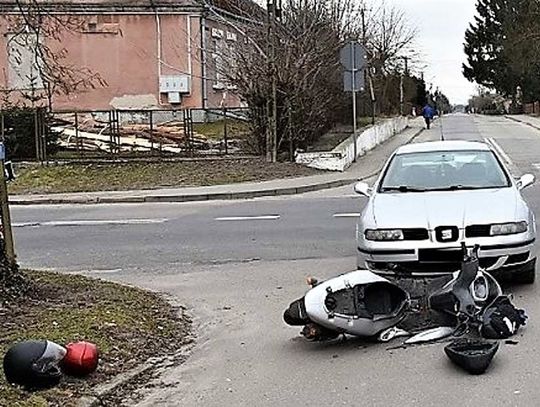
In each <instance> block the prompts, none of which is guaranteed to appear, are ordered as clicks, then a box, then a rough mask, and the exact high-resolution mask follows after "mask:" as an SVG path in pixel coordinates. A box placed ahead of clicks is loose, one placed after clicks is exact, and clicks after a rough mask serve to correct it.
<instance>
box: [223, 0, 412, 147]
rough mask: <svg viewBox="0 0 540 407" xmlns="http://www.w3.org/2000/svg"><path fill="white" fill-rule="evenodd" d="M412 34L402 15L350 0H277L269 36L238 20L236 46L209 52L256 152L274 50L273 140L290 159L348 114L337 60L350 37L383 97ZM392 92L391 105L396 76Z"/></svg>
mask: <svg viewBox="0 0 540 407" xmlns="http://www.w3.org/2000/svg"><path fill="white" fill-rule="evenodd" d="M240 3H242V2H241V1H239V6H238V7H239V8H240ZM363 13H365V16H366V18H365V19H364V21H365V23H366V24H365V26H364V27H363V25H362V21H363V18H362V15H363ZM364 29H365V30H364ZM415 33H416V31H415V29H413V28H411V27H410V26H409V24H408V22H407V20H406V18H405V16H404V14H403V13H402V12H400V11H399V10H397V9H395V8H389V7H387V6H386V5H383V6H381V7H378V8H376V9H368V8H367V7H366V6H365V4H363V3H362V2H358V1H355V0H324V1H320V0H319V1H317V0H283V10H282V13H281V19H280V21H279V23H278V24H277V25H276V29H275V35H274V36H271V35H269V31H268V26H267V25H266V24H264V19H261V18H259V19H258V20H256V21H248V22H244V23H243V24H242V27H241V36H242V37H243V38H242V40H241V41H238V42H237V43H236V45H235V46H233V47H226V48H225V49H221V50H214V52H216V53H217V54H219V57H218V60H219V63H218V64H216V66H215V67H214V69H216V70H217V71H219V72H220V76H222V77H223V78H225V80H226V81H227V82H228V83H229V84H231V85H234V86H235V87H236V89H237V92H238V93H239V94H240V95H241V96H242V97H243V98H244V99H245V101H246V102H247V104H248V105H249V106H250V109H251V115H252V119H253V133H254V135H255V137H254V138H253V141H254V143H253V145H252V147H253V148H254V149H255V150H256V151H257V152H258V153H264V152H265V148H266V142H265V134H266V130H267V128H268V126H269V122H268V120H269V119H268V114H267V111H266V110H265V109H266V104H267V102H268V100H269V99H270V98H272V87H271V83H272V81H271V77H272V75H273V71H272V66H273V63H272V62H274V61H272V57H273V53H272V52H271V49H272V47H273V48H274V49H275V65H276V66H277V70H276V71H277V72H276V75H277V110H278V117H277V124H278V140H277V143H278V147H279V148H280V150H281V151H282V152H283V151H286V150H289V153H290V156H291V157H292V152H293V151H294V150H295V149H296V148H301V149H306V148H307V147H308V146H310V145H311V144H312V143H313V142H314V141H315V140H316V139H317V138H319V137H320V136H321V135H323V134H324V133H325V132H326V131H327V130H328V129H329V128H330V127H332V126H333V125H334V124H336V123H338V122H340V121H343V120H344V119H345V118H348V117H350V108H349V103H350V102H349V99H350V98H349V97H348V96H347V95H346V94H345V93H344V92H343V83H342V73H343V67H342V66H341V63H340V60H339V52H340V49H341V48H342V46H343V45H344V44H345V43H346V42H347V41H349V40H351V39H354V40H357V41H363V40H364V39H365V44H366V47H367V49H368V54H369V62H370V65H371V66H372V67H373V68H374V72H375V75H374V79H375V86H376V92H377V93H378V97H380V99H382V100H386V99H387V98H388V95H387V94H388V93H389V92H388V89H387V88H389V87H391V86H394V85H395V78H396V75H395V73H396V71H397V70H398V68H399V67H402V65H403V59H402V58H401V57H402V56H405V55H408V56H409V57H414V55H413V54H412V53H411V51H410V48H411V44H412V43H413V40H414V37H415ZM411 62H412V61H411ZM397 89H398V100H397V103H398V105H399V79H398V83H397Z"/></svg>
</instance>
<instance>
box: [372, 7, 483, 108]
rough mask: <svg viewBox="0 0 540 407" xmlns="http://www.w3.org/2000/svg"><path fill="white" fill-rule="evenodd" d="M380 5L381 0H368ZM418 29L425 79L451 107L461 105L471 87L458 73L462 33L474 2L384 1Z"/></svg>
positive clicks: (461, 55)
mask: <svg viewBox="0 0 540 407" xmlns="http://www.w3.org/2000/svg"><path fill="white" fill-rule="evenodd" d="M369 1H370V2H371V3H372V4H380V1H381V0H369ZM386 1H387V4H389V5H395V6H397V7H398V8H400V9H401V10H403V11H404V12H405V14H406V15H407V17H408V18H409V20H410V21H411V23H412V24H414V25H415V26H416V27H417V28H418V40H417V42H418V48H419V50H421V51H422V53H423V55H424V62H425V63H426V64H427V66H428V68H427V69H426V74H425V79H426V82H428V83H429V82H432V83H433V84H434V87H436V86H439V88H440V89H441V91H442V92H443V93H444V94H446V95H447V96H448V97H449V98H450V102H451V103H453V104H458V103H462V104H465V103H466V102H467V101H468V99H469V96H470V95H471V94H473V93H474V92H475V85H474V84H471V83H470V82H469V81H467V80H466V79H465V78H464V77H463V75H462V73H461V64H462V63H463V62H464V61H465V54H464V53H463V40H464V34H465V30H466V29H467V27H468V26H469V23H470V22H472V21H473V17H474V15H475V11H476V8H475V4H476V1H475V0H386Z"/></svg>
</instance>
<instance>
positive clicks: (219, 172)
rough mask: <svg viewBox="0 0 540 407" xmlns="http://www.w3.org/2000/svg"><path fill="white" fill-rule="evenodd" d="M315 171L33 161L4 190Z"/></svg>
mask: <svg viewBox="0 0 540 407" xmlns="http://www.w3.org/2000/svg"><path fill="white" fill-rule="evenodd" d="M318 173H320V171H318V170H315V169H312V168H307V167H303V166H301V165H298V164H294V163H282V162H278V163H267V162H265V161H264V160H262V159H261V160H259V159H243V160H242V159H240V160H204V161H182V162H154V163H145V162H128V163H110V164H109V163H107V164H66V165H49V166H38V165H35V166H29V167H26V168H23V169H21V170H20V171H18V174H17V176H18V177H17V180H16V181H15V182H13V183H11V184H10V186H9V192H10V193H11V194H45V193H56V192H58V193H62V192H92V191H122V190H132V189H155V188H160V187H185V186H205V185H223V184H230V183H235V182H246V181H266V180H271V179H279V178H290V177H299V176H305V175H314V174H318Z"/></svg>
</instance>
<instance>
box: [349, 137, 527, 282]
mask: <svg viewBox="0 0 540 407" xmlns="http://www.w3.org/2000/svg"><path fill="white" fill-rule="evenodd" d="M533 182H534V176H533V175H531V174H526V175H523V176H522V177H521V178H520V179H519V180H515V179H513V178H512V177H511V176H510V172H509V171H508V169H507V168H506V167H505V166H504V164H503V162H502V160H501V159H500V158H499V156H498V155H497V154H496V153H495V151H493V150H492V149H491V148H490V147H489V145H487V144H485V143H480V142H469V141H439V142H428V143H418V144H409V145H406V146H403V147H400V148H399V149H397V150H396V151H395V152H394V153H393V154H392V156H391V157H390V159H389V160H388V162H387V163H386V165H385V167H384V169H383V171H382V172H381V175H380V176H379V178H378V179H377V181H376V183H375V185H374V186H373V188H370V187H369V185H367V184H365V183H358V184H356V185H355V191H356V192H357V193H359V194H363V195H366V196H368V197H369V201H368V203H367V205H366V207H365V208H364V210H363V211H362V214H361V216H360V219H359V222H358V225H357V243H358V268H359V269H362V268H363V269H366V268H367V269H369V270H372V271H374V272H375V273H378V274H383V275H384V274H393V273H405V274H410V275H413V276H415V275H416V276H418V275H423V276H428V275H429V276H433V275H439V274H447V273H450V272H453V271H456V270H457V269H459V265H460V261H461V251H460V246H461V242H465V244H466V245H467V246H468V247H472V246H474V245H476V244H479V245H480V247H481V250H480V253H479V259H480V265H481V267H483V268H485V269H487V270H488V271H489V272H491V273H492V274H493V275H495V276H496V277H500V278H507V277H509V278H510V279H512V280H513V281H516V282H521V283H529V284H530V283H533V282H534V279H535V268H536V257H535V255H534V250H533V246H534V242H535V239H536V226H535V218H534V214H533V213H532V211H531V210H530V209H529V207H528V205H527V203H526V202H525V201H524V200H523V198H522V196H521V193H520V191H521V190H523V189H524V188H526V187H527V186H529V185H531V184H532V183H533Z"/></svg>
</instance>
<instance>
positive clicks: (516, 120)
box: [504, 115, 540, 130]
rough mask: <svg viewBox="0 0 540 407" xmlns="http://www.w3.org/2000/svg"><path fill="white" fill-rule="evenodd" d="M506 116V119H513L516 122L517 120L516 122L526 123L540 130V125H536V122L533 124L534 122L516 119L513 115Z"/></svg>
mask: <svg viewBox="0 0 540 407" xmlns="http://www.w3.org/2000/svg"><path fill="white" fill-rule="evenodd" d="M504 117H505V119H508V120H512V121H514V122H516V123H521V124H525V125H527V126H529V127H532V128H533V129H536V130H540V127H539V126H536V125H534V124H532V123H529V122H524V121H523V120H519V119H516V118H515V117H512V116H507V115H505V116H504Z"/></svg>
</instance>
